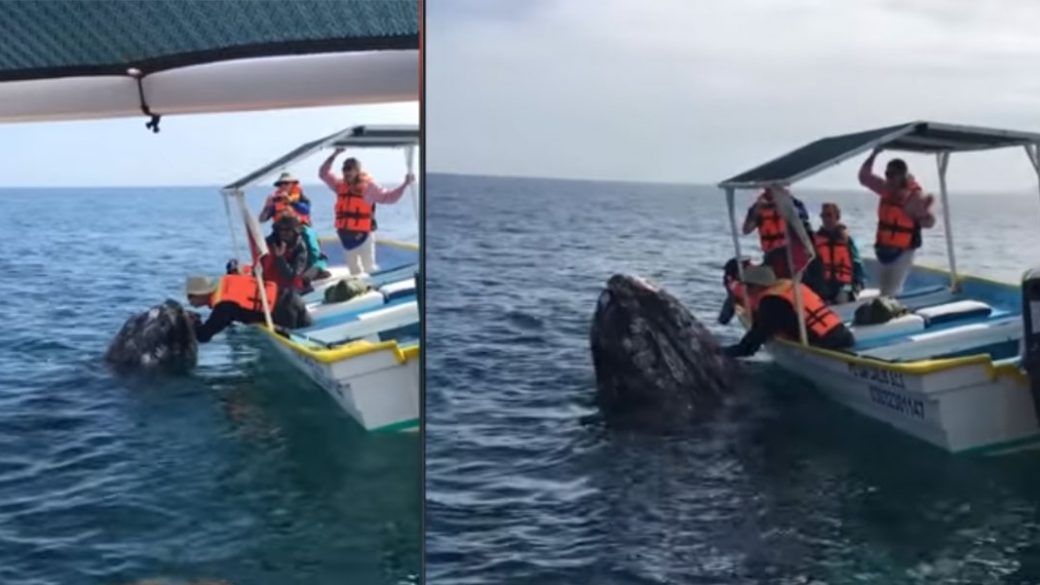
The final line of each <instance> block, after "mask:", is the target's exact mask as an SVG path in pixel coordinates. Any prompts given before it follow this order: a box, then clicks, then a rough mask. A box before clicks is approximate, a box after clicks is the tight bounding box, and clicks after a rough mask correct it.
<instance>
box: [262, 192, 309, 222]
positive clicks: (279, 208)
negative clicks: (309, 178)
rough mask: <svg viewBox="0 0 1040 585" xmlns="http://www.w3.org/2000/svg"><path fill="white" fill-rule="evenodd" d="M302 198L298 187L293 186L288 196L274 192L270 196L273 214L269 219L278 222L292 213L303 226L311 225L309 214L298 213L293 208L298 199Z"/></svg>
mask: <svg viewBox="0 0 1040 585" xmlns="http://www.w3.org/2000/svg"><path fill="white" fill-rule="evenodd" d="M301 197H303V189H300V186H299V185H295V186H293V187H292V189H291V190H290V191H289V193H288V194H284V193H278V192H275V193H273V194H272V195H271V201H272V202H273V204H274V213H272V214H271V217H273V218H274V220H275V221H278V219H279V218H280V217H282V215H283V214H285V213H292V214H293V215H295V216H296V217H298V218H300V221H301V222H302V223H303V224H304V225H311V216H310V214H309V213H300V212H299V211H297V210H296V208H295V207H293V204H294V203H298V202H299V201H300V198H301Z"/></svg>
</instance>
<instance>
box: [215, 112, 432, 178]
mask: <svg viewBox="0 0 1040 585" xmlns="http://www.w3.org/2000/svg"><path fill="white" fill-rule="evenodd" d="M418 145H419V127H418V126H392V125H366V126H353V127H351V128H347V129H346V130H340V131H339V132H336V133H334V134H329V135H328V136H325V137H324V138H319V139H317V140H313V141H311V142H307V143H306V144H303V145H301V146H299V147H297V148H294V149H293V150H291V151H290V152H288V153H287V154H285V155H283V156H280V157H278V158H277V159H275V160H274V161H272V162H270V163H268V164H266V165H264V166H262V167H260V168H259V169H257V170H255V171H253V172H252V173H249V174H248V175H246V176H244V177H242V178H241V179H239V180H237V181H235V182H233V183H229V184H228V185H226V186H225V187H224V189H225V190H235V189H242V188H243V187H246V186H248V185H251V184H253V183H255V182H256V181H259V180H260V179H262V178H264V177H265V176H267V175H270V174H273V173H275V172H278V171H279V170H281V169H283V168H285V167H287V166H289V165H291V164H293V163H294V162H296V161H298V160H301V159H303V158H305V157H308V156H310V155H312V154H314V153H315V152H317V151H319V150H321V149H323V148H336V147H343V148H349V149H355V148H404V147H406V146H418Z"/></svg>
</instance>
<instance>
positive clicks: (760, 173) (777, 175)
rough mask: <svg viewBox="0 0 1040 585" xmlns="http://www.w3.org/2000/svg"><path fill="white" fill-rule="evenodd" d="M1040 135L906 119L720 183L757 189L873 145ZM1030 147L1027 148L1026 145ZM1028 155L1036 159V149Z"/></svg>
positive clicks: (998, 141) (1016, 141)
mask: <svg viewBox="0 0 1040 585" xmlns="http://www.w3.org/2000/svg"><path fill="white" fill-rule="evenodd" d="M1037 144H1040V134H1036V133H1031V132H1017V131H1012V130H997V129H992V128H978V127H972V126H958V125H953V124H939V123H936V122H922V121H919V122H910V123H907V124H900V125H898V126H888V127H886V128H877V129H875V130H866V131H864V132H855V133H853V134H842V135H840V136H831V137H828V138H821V139H820V140H817V141H815V142H810V143H809V144H806V145H805V146H803V147H801V148H799V149H797V150H794V151H791V152H789V153H787V154H785V155H783V156H781V157H779V158H776V159H773V160H771V161H769V162H767V163H764V164H761V165H759V166H757V167H755V168H753V169H751V170H749V171H745V172H743V173H741V174H739V175H737V176H735V177H732V178H729V179H726V180H725V181H723V182H721V183H719V187H721V188H722V189H727V188H735V189H756V188H764V187H769V186H773V185H791V184H792V183H794V182H796V181H800V180H802V179H804V178H807V177H810V176H812V175H815V174H816V173H819V172H821V171H823V170H826V169H827V168H828V167H832V166H834V165H837V164H839V163H841V162H844V161H846V160H848V159H850V158H852V157H854V156H856V155H858V154H861V153H864V152H867V151H869V150H872V149H874V148H876V147H884V148H885V150H898V151H906V152H917V153H934V154H940V155H942V154H945V155H949V153H951V152H965V151H979V150H993V149H996V148H1006V147H1009V146H1025V147H1035V146H1036V145H1037ZM1027 150H1031V148H1027ZM1030 158H1031V159H1032V160H1033V161H1034V164H1035V161H1036V157H1035V155H1034V154H1032V153H1031V154H1030Z"/></svg>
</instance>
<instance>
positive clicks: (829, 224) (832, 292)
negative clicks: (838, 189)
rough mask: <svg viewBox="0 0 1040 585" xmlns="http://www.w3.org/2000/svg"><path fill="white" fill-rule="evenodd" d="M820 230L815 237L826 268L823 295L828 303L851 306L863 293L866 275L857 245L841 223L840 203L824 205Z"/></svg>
mask: <svg viewBox="0 0 1040 585" xmlns="http://www.w3.org/2000/svg"><path fill="white" fill-rule="evenodd" d="M820 223H821V226H820V229H819V230H817V232H816V233H815V234H813V244H814V245H815V246H816V254H817V256H818V257H819V258H820V260H821V263H822V264H823V283H824V286H823V291H822V294H820V296H821V297H823V300H825V301H827V302H828V303H831V304H835V303H848V302H851V301H854V300H856V295H857V294H859V291H861V290H863V282H864V280H865V274H866V271H865V270H864V269H863V260H862V259H861V258H860V256H859V249H858V248H857V247H856V241H855V240H853V239H852V236H850V235H849V231H848V228H847V227H845V224H843V223H841V208H840V207H838V204H837V203H824V204H823V206H822V207H821V208H820Z"/></svg>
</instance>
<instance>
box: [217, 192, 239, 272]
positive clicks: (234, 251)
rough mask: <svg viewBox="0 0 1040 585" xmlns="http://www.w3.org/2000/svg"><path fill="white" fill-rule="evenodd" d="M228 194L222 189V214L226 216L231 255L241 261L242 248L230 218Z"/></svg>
mask: <svg viewBox="0 0 1040 585" xmlns="http://www.w3.org/2000/svg"><path fill="white" fill-rule="evenodd" d="M228 197H229V195H228V194H227V193H225V192H223V191H221V193H220V198H221V199H223V200H224V214H225V215H226V216H227V221H228V231H229V232H231V255H232V258H234V259H235V260H236V261H238V262H241V255H242V249H241V248H240V247H239V246H238V236H237V235H235V222H234V220H232V219H231V204H230V203H228Z"/></svg>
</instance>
